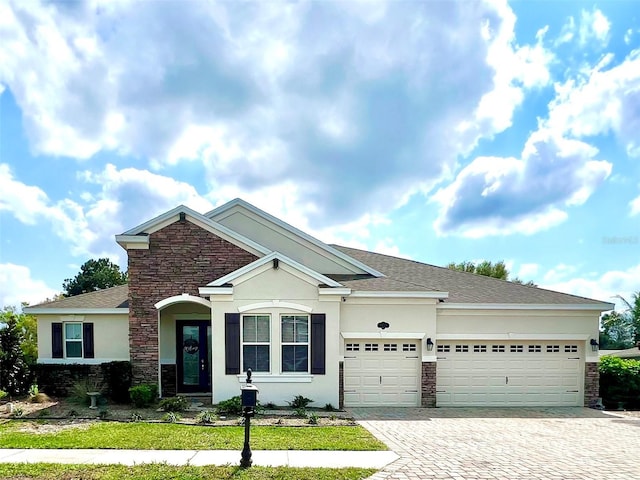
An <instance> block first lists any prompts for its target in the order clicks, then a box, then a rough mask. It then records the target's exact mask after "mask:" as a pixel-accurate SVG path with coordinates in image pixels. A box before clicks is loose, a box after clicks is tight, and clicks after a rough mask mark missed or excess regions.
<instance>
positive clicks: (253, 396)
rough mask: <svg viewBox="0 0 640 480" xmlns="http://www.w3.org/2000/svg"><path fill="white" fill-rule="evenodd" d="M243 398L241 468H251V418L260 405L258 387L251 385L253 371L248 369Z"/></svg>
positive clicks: (242, 392) (242, 391)
mask: <svg viewBox="0 0 640 480" xmlns="http://www.w3.org/2000/svg"><path fill="white" fill-rule="evenodd" d="M240 391H241V398H242V416H243V417H244V447H243V448H242V456H241V458H240V466H241V467H242V468H248V467H250V466H251V464H252V461H251V445H250V435H251V417H253V416H254V415H255V407H256V405H257V404H258V387H256V386H255V385H252V384H251V369H250V368H249V369H247V383H246V385H245V386H244V387H241V388H240Z"/></svg>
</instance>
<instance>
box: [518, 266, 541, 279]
mask: <svg viewBox="0 0 640 480" xmlns="http://www.w3.org/2000/svg"><path fill="white" fill-rule="evenodd" d="M539 270H540V265H538V264H537V263H523V264H522V265H520V268H519V269H518V275H517V277H518V278H520V279H521V280H523V281H525V282H527V281H529V280H530V279H531V278H534V277H535V276H536V275H538V271H539Z"/></svg>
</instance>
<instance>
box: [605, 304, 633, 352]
mask: <svg viewBox="0 0 640 480" xmlns="http://www.w3.org/2000/svg"><path fill="white" fill-rule="evenodd" d="M615 297H616V298H619V299H620V300H621V301H622V303H624V305H625V306H626V307H627V308H626V309H625V310H623V311H621V312H617V311H615V310H614V311H613V312H610V313H606V314H604V315H603V316H602V318H601V319H600V328H601V334H600V342H599V343H600V348H602V349H603V350H623V349H625V348H631V347H633V346H634V345H638V343H639V342H640V291H638V292H636V293H634V294H633V295H632V296H631V302H629V301H628V300H627V299H625V298H624V297H623V296H622V295H615Z"/></svg>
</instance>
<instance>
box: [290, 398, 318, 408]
mask: <svg viewBox="0 0 640 480" xmlns="http://www.w3.org/2000/svg"><path fill="white" fill-rule="evenodd" d="M287 403H288V404H289V406H290V407H291V408H294V409H295V408H307V407H308V406H309V404H310V403H313V400H311V399H310V398H307V397H303V396H302V395H296V396H295V397H293V401H291V402H287Z"/></svg>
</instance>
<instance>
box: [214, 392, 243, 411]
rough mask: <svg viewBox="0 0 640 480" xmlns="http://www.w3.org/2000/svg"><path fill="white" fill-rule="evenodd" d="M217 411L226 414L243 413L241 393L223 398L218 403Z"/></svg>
mask: <svg viewBox="0 0 640 480" xmlns="http://www.w3.org/2000/svg"><path fill="white" fill-rule="evenodd" d="M216 413H218V414H226V415H241V414H242V399H241V398H240V395H237V396H235V397H231V398H229V399H228V400H223V401H222V402H220V403H218V405H216Z"/></svg>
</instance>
